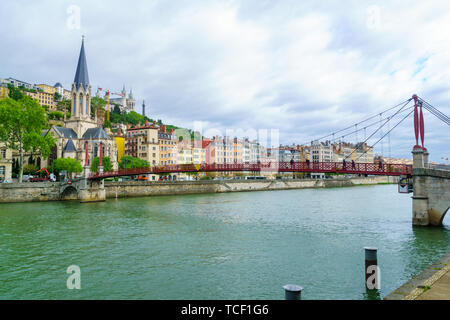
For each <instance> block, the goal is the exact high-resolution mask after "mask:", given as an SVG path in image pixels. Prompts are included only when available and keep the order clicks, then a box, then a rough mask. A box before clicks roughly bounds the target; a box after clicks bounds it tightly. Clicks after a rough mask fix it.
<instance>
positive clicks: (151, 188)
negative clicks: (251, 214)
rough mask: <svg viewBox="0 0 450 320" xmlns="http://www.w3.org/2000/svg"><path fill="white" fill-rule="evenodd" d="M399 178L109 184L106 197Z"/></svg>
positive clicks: (318, 185) (330, 185)
mask: <svg viewBox="0 0 450 320" xmlns="http://www.w3.org/2000/svg"><path fill="white" fill-rule="evenodd" d="M395 179H396V178H393V177H367V178H352V179H333V180H331V179H330V180H328V179H326V180H259V181H249V180H245V181H240V180H222V181H207V180H205V181H178V182H145V181H126V182H112V181H106V182H105V189H106V198H123V197H144V196H159V195H176V194H197V193H218V192H242V191H268V190H289V189H305V188H334V187H352V186H356V185H365V184H368V185H373V184H380V183H394V182H396V180H395Z"/></svg>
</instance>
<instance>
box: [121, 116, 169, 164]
mask: <svg viewBox="0 0 450 320" xmlns="http://www.w3.org/2000/svg"><path fill="white" fill-rule="evenodd" d="M158 131H159V127H158V126H157V125H155V124H150V123H149V122H148V121H145V123H144V124H143V125H141V124H140V123H139V124H138V125H136V126H133V125H127V133H126V135H125V155H129V156H133V157H136V158H140V159H143V160H146V161H147V162H148V163H150V165H151V166H157V165H158V164H159V158H160V153H159V137H158Z"/></svg>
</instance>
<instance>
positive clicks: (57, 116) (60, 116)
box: [48, 111, 64, 120]
mask: <svg viewBox="0 0 450 320" xmlns="http://www.w3.org/2000/svg"><path fill="white" fill-rule="evenodd" d="M48 118H49V119H52V120H63V119H64V113H62V112H60V111H51V112H49V114H48Z"/></svg>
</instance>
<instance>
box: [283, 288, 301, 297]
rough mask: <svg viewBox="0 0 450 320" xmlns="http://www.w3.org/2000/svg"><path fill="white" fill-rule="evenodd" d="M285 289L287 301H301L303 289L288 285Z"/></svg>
mask: <svg viewBox="0 0 450 320" xmlns="http://www.w3.org/2000/svg"><path fill="white" fill-rule="evenodd" d="M283 288H284V296H285V300H301V298H302V291H303V287H300V286H297V285H295V284H287V285H285V286H283Z"/></svg>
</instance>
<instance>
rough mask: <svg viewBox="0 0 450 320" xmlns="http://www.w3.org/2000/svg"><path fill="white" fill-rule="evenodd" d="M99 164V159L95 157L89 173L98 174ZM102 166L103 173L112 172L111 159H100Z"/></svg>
mask: <svg viewBox="0 0 450 320" xmlns="http://www.w3.org/2000/svg"><path fill="white" fill-rule="evenodd" d="M99 164H100V158H99V157H95V158H94V159H93V160H92V163H91V172H98V166H99ZM102 165H103V171H104V172H109V171H113V165H112V162H111V159H110V158H109V157H103V158H102Z"/></svg>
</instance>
